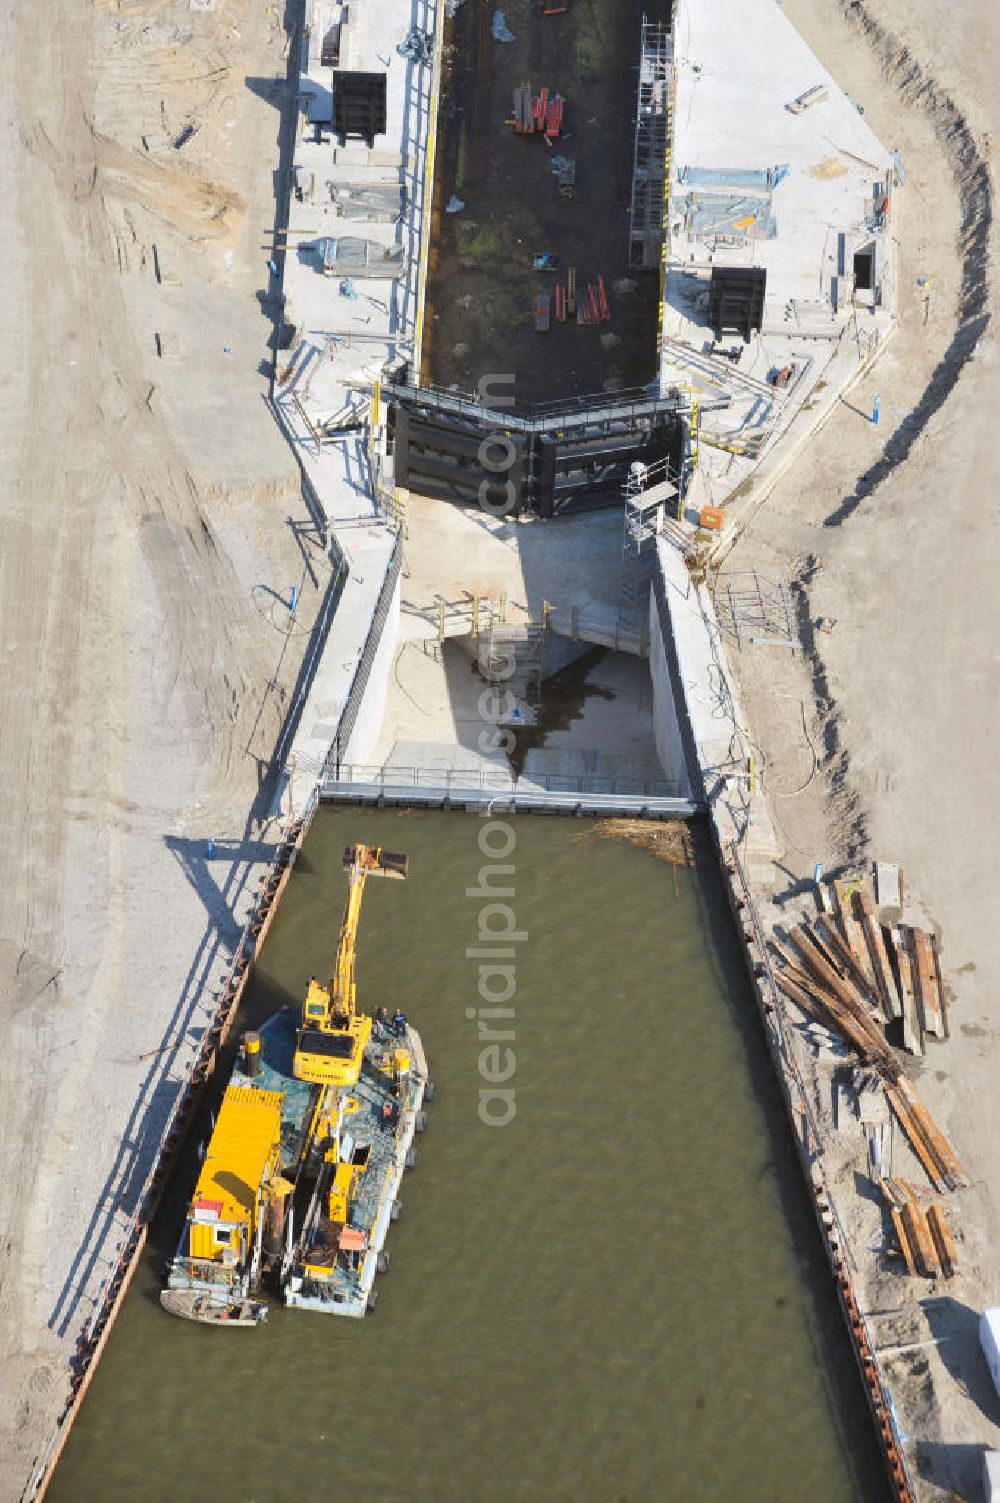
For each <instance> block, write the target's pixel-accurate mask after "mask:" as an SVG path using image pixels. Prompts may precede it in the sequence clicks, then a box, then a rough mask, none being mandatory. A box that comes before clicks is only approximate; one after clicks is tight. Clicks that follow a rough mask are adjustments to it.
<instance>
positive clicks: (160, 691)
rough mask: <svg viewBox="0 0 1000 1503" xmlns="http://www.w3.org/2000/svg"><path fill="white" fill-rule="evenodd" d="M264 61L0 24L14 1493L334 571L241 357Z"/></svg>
mask: <svg viewBox="0 0 1000 1503" xmlns="http://www.w3.org/2000/svg"><path fill="white" fill-rule="evenodd" d="M285 52H286V38H285V36H284V33H283V31H282V23H281V7H278V6H273V7H270V6H263V5H257V4H255V3H252V0H227V3H226V4H225V5H224V6H219V7H218V9H217V10H215V11H212V12H207V13H204V12H200V11H196V10H193V9H191V8H190V6H189V5H188V3H187V0H147V3H145V4H138V3H132V0H116V3H109V0H97V4H96V5H95V4H94V3H93V0H56V3H55V4H54V5H53V6H51V7H49V8H48V9H47V10H46V12H45V17H44V20H42V19H40V17H39V14H38V12H37V10H36V9H35V8H33V7H31V6H7V7H5V9H4V12H3V15H2V17H0V98H2V109H0V121H2V122H3V123H2V126H0V129H2V132H3V145H2V152H3V159H4V163H5V167H6V169H7V170H6V173H5V190H4V194H3V195H2V199H0V249H2V261H3V265H4V267H5V271H6V278H7V282H6V297H5V299H4V305H3V315H2V317H3V330H2V345H3V349H4V354H5V359H4V366H3V369H4V374H3V376H2V378H0V380H2V385H3V396H4V400H3V402H2V403H0V442H2V444H3V453H4V456H5V465H4V471H3V476H2V479H0V521H2V538H3V543H2V548H0V651H2V655H3V671H2V673H0V766H2V769H3V780H4V797H3V799H2V801H0V891H2V893H3V900H2V905H0V1023H2V1031H3V1038H4V1045H3V1050H2V1051H0V1358H2V1360H0V1457H2V1458H3V1461H2V1464H0V1499H3V1500H6V1499H9V1498H16V1497H18V1496H19V1495H20V1492H21V1489H22V1487H23V1485H24V1483H25V1481H26V1479H27V1476H28V1473H29V1470H30V1468H31V1465H32V1463H33V1461H34V1458H35V1456H36V1455H37V1452H38V1448H39V1446H40V1445H41V1444H42V1443H43V1441H44V1440H45V1438H46V1437H47V1435H48V1432H49V1430H50V1427H51V1424H52V1422H53V1420H54V1418H55V1416H56V1414H57V1413H58V1411H59V1409H60V1408H61V1405H62V1401H63V1397H64V1395H65V1392H66V1387H67V1374H68V1358H69V1356H70V1354H71V1351H72V1346H73V1342H74V1341H75V1338H76V1335H77V1333H78V1331H79V1330H80V1328H81V1326H82V1324H83V1322H84V1321H85V1320H86V1318H87V1317H88V1315H89V1313H90V1310H91V1307H92V1302H93V1296H94V1295H95V1294H96V1292H97V1290H98V1288H99V1287H100V1284H101V1282H102V1280H103V1278H104V1277H105V1274H106V1271H107V1267H108V1261H109V1258H110V1257H111V1256H112V1255H113V1253H114V1250H115V1246H116V1244H117V1242H118V1240H119V1239H120V1237H121V1235H122V1227H123V1224H124V1220H125V1218H126V1217H127V1216H128V1214H130V1212H131V1210H132V1209H133V1207H134V1205H135V1200H136V1196H137V1194H138V1191H139V1187H140V1185H141V1183H142V1180H143V1178H144V1175H145V1173H146V1171H147V1169H148V1166H149V1161H150V1157H151V1155H152V1152H153V1150H154V1147H155V1144H156V1141H157V1138H158V1135H159V1131H160V1127H161V1124H162V1122H163V1120H164V1117H165V1115H166V1112H167V1111H168V1109H169V1106H170V1103H171V1100H172V1097H173V1094H174V1091H175V1088H176V1083H177V1082H178V1080H179V1079H180V1077H181V1075H182V1073H183V1071H184V1068H185V1065H186V1061H187V1059H188V1058H189V1057H190V1054H191V1051H192V1047H193V1045H194V1042H195V1040H196V1038H197V1034H198V1031H199V1029H200V1027H201V1024H202V1020H203V1017H204V1012H203V1010H202V1008H201V1006H200V1004H199V1001H198V998H199V992H200V988H201V985H202V983H203V981H204V980H205V979H206V978H214V977H216V976H218V975H219V974H220V973H221V971H222V970H223V967H224V962H225V956H226V952H227V947H228V945H229V943H230V942H231V940H232V938H233V935H234V933H235V932H236V927H237V921H238V918H239V915H240V914H241V913H242V912H243V911H244V910H245V907H246V905H247V900H248V895H249V894H248V884H251V883H252V881H253V880H254V878H255V873H256V872H257V870H259V861H260V860H261V858H264V857H266V856H267V855H268V853H269V849H270V846H269V842H268V838H267V835H268V832H267V830H266V829H265V828H262V827H261V826H260V824H259V823H258V822H256V821H255V820H254V819H252V818H251V819H248V812H249V810H250V808H251V805H252V803H253V801H254V797H255V794H256V793H257V789H258V781H259V774H260V771H261V769H262V768H263V767H264V765H265V763H266V759H267V758H268V757H269V755H270V752H271V749H272V747H273V745H274V740H275V735H276V732H277V728H278V726H279V725H280V722H281V719H282V715H283V713H284V708H285V705H286V703H287V696H288V691H289V688H290V685H291V684H292V682H293V681H294V676H295V673H296V670H297V666H298V662H299V660H300V658H301V653H302V648H303V645H304V643H305V640H306V636H305V628H307V627H308V625H309V624H310V622H311V620H312V617H313V613H314V611H315V608H316V605H317V604H318V599H319V591H321V590H322V588H323V586H324V584H325V582H326V577H327V571H326V569H325V566H324V560H323V556H322V552H321V551H320V550H314V549H313V548H312V547H311V545H310V544H309V543H308V542H305V543H304V544H302V545H300V544H299V543H298V542H297V541H296V537H295V535H294V532H293V529H292V528H291V527H290V526H289V520H290V519H291V520H293V521H295V522H296V523H301V522H303V521H304V520H305V517H304V512H303V508H302V504H301V501H300V500H299V485H298V476H297V472H296V470H295V467H294V464H293V462H292V458H291V455H290V453H289V451H288V449H287V447H286V445H285V444H284V442H283V440H282V439H281V437H280V436H279V434H278V432H277V430H276V429H275V428H274V425H273V424H272V422H271V419H270V417H269V415H268V413H267V410H266V408H265V406H264V400H263V399H264V395H265V392H266V379H265V376H266V372H265V371H262V370H261V369H259V366H260V363H261V362H262V361H264V360H265V359H266V357H267V354H268V351H267V337H268V332H269V323H268V321H267V319H266V318H265V317H264V316H263V313H262V308H261V305H260V302H259V296H258V295H259V294H263V295H264V296H265V297H266V294H267V291H268V273H267V268H266V261H267V257H268V254H269V251H268V249H267V243H268V242H267V231H268V229H269V227H270V226H271V224H272V222H273V216H274V207H273V178H272V174H273V170H274V168H275V166H276V164H277V159H278V144H277V139H278V130H279V118H280V117H279V113H278V109H277V103H278V100H279V98H280V87H279V88H278V89H276V88H275V79H276V77H280V78H283V77H284V73H285V67H286V61H285ZM189 127H190V131H189ZM144 137H145V145H144V142H143V138H144ZM178 142H179V143H180V144H175V143H178ZM158 349H159V353H158ZM306 553H307V554H308V555H309V557H310V559H311V560H312V561H313V567H314V569H315V574H314V575H311V574H310V572H309V570H308V569H307V568H306V566H305V563H304V554H306ZM293 583H298V584H299V585H300V586H301V590H302V595H301V598H302V605H301V608H300V624H299V625H298V626H297V627H296V629H295V630H294V631H293V632H291V633H289V632H287V631H286V629H285V628H286V626H287V624H288V616H287V612H286V611H285V610H284V607H283V606H281V604H280V602H279V601H277V600H276V599H275V598H274V596H272V595H270V594H268V590H273V591H275V592H276V593H277V595H285V596H287V594H288V591H289V587H290V586H291V585H292V584H293ZM209 836H211V837H214V839H215V841H216V847H217V851H216V858H215V860H214V861H212V862H208V861H207V860H206V857H205V847H206V839H207V838H208V837H209ZM165 1043H167V1044H169V1046H170V1047H168V1048H166V1049H163V1048H162V1046H163V1045H164V1044H165Z"/></svg>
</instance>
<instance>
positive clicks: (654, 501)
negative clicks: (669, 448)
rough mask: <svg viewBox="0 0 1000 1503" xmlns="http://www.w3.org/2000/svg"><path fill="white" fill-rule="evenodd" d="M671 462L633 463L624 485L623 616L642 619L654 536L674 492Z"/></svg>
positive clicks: (647, 601) (654, 555)
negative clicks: (666, 504) (665, 506)
mask: <svg viewBox="0 0 1000 1503" xmlns="http://www.w3.org/2000/svg"><path fill="white" fill-rule="evenodd" d="M671 473H672V472H671V468H670V461H669V460H668V459H661V460H660V461H659V462H658V463H657V464H653V465H644V464H638V463H636V464H633V465H632V468H631V470H630V471H629V476H628V479H627V480H626V482H625V487H624V501H625V525H624V531H623V537H622V597H621V598H622V615H623V617H625V619H626V620H629V621H635V622H639V623H643V622H645V619H646V616H647V614H648V612H649V591H650V586H651V584H652V581H653V565H654V563H655V561H656V539H657V535H658V534H659V532H660V530H661V527H662V524H663V508H664V504H665V503H666V502H667V501H668V500H670V499H672V498H673V497H674V496H676V495H677V486H676V485H675V484H674V481H673V479H672V478H671Z"/></svg>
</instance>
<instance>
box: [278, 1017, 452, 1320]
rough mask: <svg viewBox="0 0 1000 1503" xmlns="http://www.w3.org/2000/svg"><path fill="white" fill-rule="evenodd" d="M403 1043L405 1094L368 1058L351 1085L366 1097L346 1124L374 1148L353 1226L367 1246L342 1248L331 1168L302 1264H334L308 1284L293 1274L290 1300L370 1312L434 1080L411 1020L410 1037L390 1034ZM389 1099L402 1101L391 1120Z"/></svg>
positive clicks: (312, 1213) (357, 1143)
mask: <svg viewBox="0 0 1000 1503" xmlns="http://www.w3.org/2000/svg"><path fill="white" fill-rule="evenodd" d="M400 1045H405V1046H406V1047H407V1048H408V1049H409V1050H410V1054H411V1057H412V1059H413V1066H414V1067H413V1070H412V1072H411V1074H410V1075H409V1076H408V1078H407V1079H406V1081H405V1084H404V1086H403V1089H402V1091H401V1094H400V1095H399V1096H398V1097H397V1095H396V1093H395V1091H394V1089H393V1087H392V1083H391V1081H390V1079H389V1077H388V1076H387V1075H385V1074H383V1073H382V1072H381V1071H380V1070H379V1069H378V1068H377V1066H376V1065H375V1064H373V1063H372V1062H371V1061H369V1060H366V1062H365V1066H364V1069H363V1071H362V1073H361V1076H360V1078H359V1080H358V1082H357V1084H356V1085H355V1086H353V1087H352V1089H351V1091H350V1095H351V1096H353V1098H354V1099H355V1100H356V1101H357V1102H358V1104H359V1105H358V1110H357V1111H356V1112H354V1113H352V1114H351V1115H350V1116H349V1117H347V1118H346V1119H345V1122H344V1127H343V1132H344V1134H345V1135H346V1134H349V1135H350V1137H351V1139H352V1140H353V1143H354V1147H355V1149H357V1148H361V1147H363V1146H364V1145H368V1146H369V1147H370V1150H371V1151H370V1155H369V1159H368V1164H367V1167H366V1169H365V1171H364V1173H363V1174H361V1175H360V1176H359V1178H358V1181H357V1184H356V1187H355V1190H354V1193H353V1195H352V1197H351V1206H350V1220H349V1223H348V1224H349V1226H350V1227H351V1228H352V1229H355V1230H357V1231H360V1232H363V1233H364V1235H365V1244H366V1246H365V1249H364V1250H363V1252H362V1253H361V1255H360V1256H358V1255H356V1254H355V1255H353V1256H352V1255H351V1254H349V1253H346V1252H344V1251H342V1250H341V1249H340V1246H339V1242H340V1233H341V1231H342V1229H343V1223H342V1222H338V1221H331V1220H330V1218H329V1216H328V1215H327V1214H326V1211H325V1206H326V1195H327V1191H328V1188H329V1174H328V1173H327V1172H324V1173H322V1174H321V1175H320V1176H319V1178H318V1180H317V1183H316V1189H315V1192H314V1194H313V1197H312V1202H311V1204H310V1208H309V1212H308V1215H307V1217H306V1221H305V1225H304V1227H303V1236H302V1240H301V1242H300V1244H299V1247H298V1248H297V1249H296V1256H295V1260H294V1261H295V1264H296V1270H295V1271H296V1272H297V1271H299V1269H300V1268H301V1265H302V1264H308V1265H309V1267H310V1269H311V1270H316V1269H317V1268H322V1269H325V1270H327V1271H326V1272H324V1273H323V1274H322V1275H320V1276H315V1275H314V1274H313V1275H308V1274H307V1275H305V1276H304V1277H303V1279H302V1285H301V1290H298V1289H296V1288H295V1285H294V1281H293V1282H292V1283H291V1284H290V1286H289V1293H290V1294H291V1296H292V1297H291V1298H289V1303H294V1304H306V1305H309V1306H311V1307H313V1308H315V1307H320V1308H322V1307H324V1306H325V1307H327V1308H329V1307H331V1306H334V1307H335V1306H340V1307H345V1306H348V1305H351V1306H355V1307H360V1308H357V1309H355V1310H352V1311H351V1312H350V1313H363V1310H364V1306H365V1299H366V1296H367V1293H368V1290H369V1289H370V1288H371V1283H372V1278H373V1276H374V1271H375V1270H374V1260H375V1259H376V1258H377V1255H378V1252H379V1251H380V1249H381V1247H382V1244H383V1243H384V1240H385V1234H386V1231H387V1228H388V1222H389V1219H390V1216H391V1211H392V1202H393V1200H394V1199H395V1196H396V1191H397V1189H398V1187H399V1181H400V1178H401V1176H402V1171H403V1168H404V1165H405V1162H406V1155H407V1151H408V1149H409V1147H410V1144H411V1143H412V1141H413V1133H414V1127H415V1117H416V1113H417V1111H418V1110H419V1108H420V1105H421V1102H422V1100H423V1093H424V1085H425V1080H426V1065H425V1063H424V1058H423V1049H422V1047H421V1045H420V1040H419V1037H418V1035H417V1034H416V1033H415V1032H414V1030H412V1029H410V1028H408V1029H407V1032H406V1035H405V1037H404V1038H402V1039H397V1038H395V1037H393V1038H389V1039H387V1040H386V1042H385V1044H384V1046H383V1047H384V1049H385V1050H386V1052H387V1053H391V1051H392V1049H393V1048H397V1047H399V1046H400ZM387 1104H388V1105H391V1106H393V1107H398V1108H399V1112H398V1121H397V1119H395V1118H394V1119H393V1120H392V1121H391V1123H390V1124H386V1122H385V1121H384V1116H383V1112H384V1108H385V1106H386V1105H387ZM286 1297H287V1295H286ZM345 1313H347V1312H346V1311H345Z"/></svg>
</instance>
